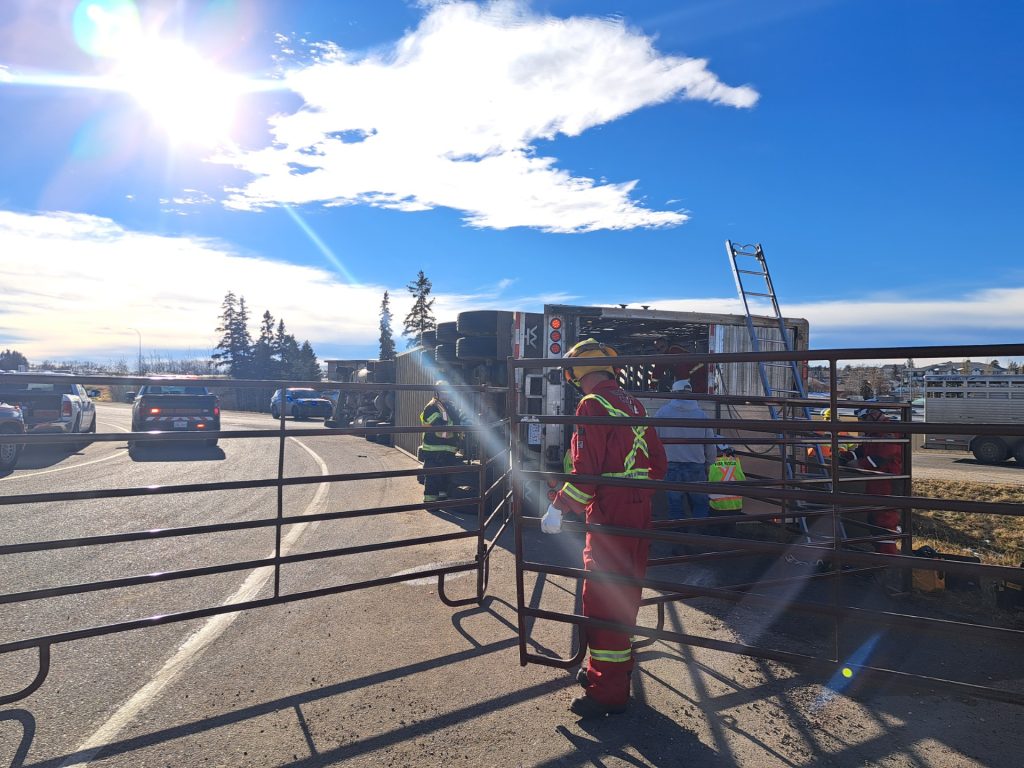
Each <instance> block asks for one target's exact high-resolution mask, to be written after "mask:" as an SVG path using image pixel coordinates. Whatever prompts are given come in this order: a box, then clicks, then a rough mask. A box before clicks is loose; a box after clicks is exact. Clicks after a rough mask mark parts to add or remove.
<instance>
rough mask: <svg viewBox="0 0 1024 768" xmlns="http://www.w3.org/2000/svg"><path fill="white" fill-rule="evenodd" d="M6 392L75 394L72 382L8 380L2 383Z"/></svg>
mask: <svg viewBox="0 0 1024 768" xmlns="http://www.w3.org/2000/svg"><path fill="white" fill-rule="evenodd" d="M0 389H2V390H3V391H4V392H39V393H43V394H51V395H70V394H74V393H73V392H72V390H71V385H70V384H50V383H43V382H33V381H8V382H5V383H3V384H0Z"/></svg>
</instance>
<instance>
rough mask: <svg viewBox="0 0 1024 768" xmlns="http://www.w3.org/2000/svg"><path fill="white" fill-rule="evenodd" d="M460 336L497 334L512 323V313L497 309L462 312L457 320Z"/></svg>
mask: <svg viewBox="0 0 1024 768" xmlns="http://www.w3.org/2000/svg"><path fill="white" fill-rule="evenodd" d="M455 322H456V324H457V326H458V330H459V335H460V336H497V335H498V333H499V332H500V331H502V330H505V329H506V328H508V327H509V326H511V325H512V313H511V312H503V311H500V310H496V309H478V310H474V311H472V312H460V313H459V316H458V319H457V320H456V321H455Z"/></svg>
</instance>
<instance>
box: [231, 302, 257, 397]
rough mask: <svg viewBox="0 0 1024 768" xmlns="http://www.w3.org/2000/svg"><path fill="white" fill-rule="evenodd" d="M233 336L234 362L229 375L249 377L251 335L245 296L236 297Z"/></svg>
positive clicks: (240, 377)
mask: <svg viewBox="0 0 1024 768" xmlns="http://www.w3.org/2000/svg"><path fill="white" fill-rule="evenodd" d="M234 336H235V340H236V344H237V347H236V349H235V352H234V361H235V364H234V365H233V366H232V367H231V375H232V376H234V377H235V378H239V379H251V378H252V354H253V349H252V336H250V335H249V308H248V307H246V306H245V296H239V297H238V311H237V312H236V313H235V333H234Z"/></svg>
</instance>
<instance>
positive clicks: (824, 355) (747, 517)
mask: <svg viewBox="0 0 1024 768" xmlns="http://www.w3.org/2000/svg"><path fill="white" fill-rule="evenodd" d="M1020 350H1021V347H1020V346H1017V345H994V346H958V347H913V348H882V349H828V350H808V351H795V352H761V353H750V352H747V353H729V354H717V355H715V354H696V355H661V356H654V355H651V356H620V357H614V358H611V357H609V358H588V360H587V364H588V365H593V364H600V363H601V362H602V361H603V362H607V363H614V364H615V365H617V366H631V365H633V366H638V367H646V368H649V367H650V366H651V365H652V364H659V365H665V364H672V363H679V362H683V361H689V362H693V363H696V362H701V361H704V362H707V363H708V365H709V367H712V366H714V367H721V366H729V365H750V364H755V363H772V362H774V363H778V362H789V361H793V360H795V361H799V362H808V361H811V362H824V363H827V366H828V375H829V380H830V393H831V394H830V397H829V399H827V400H821V399H813V400H812V399H806V400H803V399H796V398H791V397H774V398H768V397H759V396H754V395H743V396H726V395H703V394H701V395H698V394H669V393H657V394H656V393H649V392H642V393H641V392H633V393H632V394H634V395H636V396H638V397H641V398H659V399H665V398H688V399H698V400H702V401H705V402H709V403H712V404H713V406H714V411H715V414H716V415H715V418H713V419H711V420H710V421H697V420H692V419H689V420H687V419H660V420H655V419H653V418H651V417H650V415H649V416H648V418H645V419H627V418H616V419H610V418H606V417H601V418H596V417H588V418H583V417H576V416H570V415H541V416H538V415H529V414H524V413H521V412H519V410H520V409H519V408H518V407H517V404H516V402H515V398H514V394H510V396H509V413H510V414H512V417H511V421H512V428H511V435H512V456H513V457H516V461H517V471H516V472H515V473H514V475H513V512H514V520H515V551H516V580H517V600H518V604H517V608H518V612H519V653H520V662H521V664H523V665H526V664H531V663H532V664H541V665H546V666H553V667H561V668H569V667H573V666H576V665H578V664H580V663H581V662H582V661H583V659H584V656H585V653H586V649H587V646H586V629H587V627H605V628H614V629H620V630H622V631H624V632H627V633H631V634H632V635H633V636H634V637H636V638H640V639H638V640H637V641H635V643H634V648H643V647H645V646H648V645H650V644H651V643H653V642H655V641H657V640H667V641H671V642H673V643H680V644H686V645H692V646H699V647H703V648H710V649H714V650H718V651H724V652H728V653H735V654H743V655H746V656H752V657H756V658H762V659H770V660H774V661H777V662H781V663H784V664H786V665H790V666H792V667H794V668H797V669H801V670H804V671H806V672H809V673H811V674H813V675H815V676H817V677H819V678H820V679H822V680H825V681H829V683H830V685H831V686H832V687H833V688H835V689H839V690H846V689H848V688H849V687H850V686H851V685H854V684H863V683H864V682H867V681H879V680H884V681H887V682H888V683H890V684H891V683H898V684H912V685H915V686H922V687H926V688H937V689H944V690H950V691H953V692H956V693H959V694H966V695H971V696H979V697H983V698H989V699H995V700H1000V701H1006V702H1013V703H1018V704H1019V703H1024V688H1022V687H1021V679H1020V677H1019V676H1017V677H1012V673H1011V679H1010V680H1009V681H1008V684H1007V685H1006V686H994V685H979V684H976V683H972V682H966V681H963V680H958V679H956V678H955V675H950V674H948V673H947V672H946V671H945V670H935V669H920V668H919V667H920V665H919V664H914V663H911V662H910V661H908V662H907V663H906V664H905V666H906V668H905V669H904V668H900V667H899V666H898V665H889V666H883V665H879V664H875V663H873V655H874V653H873V652H874V649H875V646H876V645H877V642H878V638H879V637H880V633H884V632H896V633H900V632H902V633H911V634H910V637H914V636H917V637H921V635H919V634H917V633H928V634H932V633H935V634H936V635H937V636H939V637H943V638H948V639H949V640H950V641H953V640H961V641H962V640H966V639H971V640H976V642H977V643H978V646H979V647H980V646H981V645H982V644H984V646H983V647H985V648H986V654H991V655H993V658H997V659H1003V660H1005V661H1006V662H1007V665H1006V668H1007V670H1012V669H1019V668H1020V661H1019V659H1020V657H1021V653H1022V651H1024V632H1022V631H1020V630H1017V629H1012V628H1006V627H1001V626H996V625H994V624H986V623H979V622H976V621H961V620H951V619H948V618H937V617H934V616H929V615H920V614H914V613H911V612H909V611H901V610H899V607H900V606H899V604H894V605H888V606H886V605H883V606H882V607H879V606H878V605H872V604H871V601H870V600H868V601H865V600H864V595H865V594H867V593H871V592H874V593H876V594H877V593H878V592H879V590H880V589H881V587H880V585H879V584H878V583H877V582H870V581H865V576H868V575H873V574H874V575H881V574H884V575H885V576H884V577H883V579H884V580H885V581H887V582H888V584H889V586H890V591H891V592H893V593H895V594H904V595H905V594H909V592H910V588H911V573H912V572H913V571H918V572H937V571H942V572H944V573H945V574H947V575H957V576H960V577H962V578H967V579H974V580H977V581H979V582H980V583H984V582H986V581H989V580H992V581H1004V582H1006V581H1008V582H1011V583H1012V582H1013V581H1014V580H1017V581H1018V582H1019V581H1021V580H1022V574H1021V571H1020V569H1017V568H1012V567H1007V566H1001V565H986V564H976V563H970V562H956V561H950V560H941V561H940V560H934V559H928V558H924V557H918V556H915V555H914V552H913V544H912V523H913V515H914V511H915V510H946V511H957V512H963V513H969V514H985V515H1000V516H1007V517H1020V516H1022V515H1024V507H1022V505H1019V504H1009V503H986V502H978V501H962V500H953V499H942V498H930V497H915V496H913V495H911V492H910V490H909V489H910V481H911V474H910V467H911V462H910V460H909V459H910V441H911V440H912V439H913V436H914V435H916V434H924V433H936V432H938V433H944V434H949V433H954V434H966V433H970V434H992V435H994V434H1002V435H1024V425H1022V424H1002V425H983V426H980V425H971V426H965V425H962V424H960V425H956V424H924V423H915V422H912V420H911V419H910V418H909V417H908V415H907V414H908V412H909V405H908V404H892V405H886V406H885V407H887V408H890V409H892V410H900V411H901V412H902V415H901V417H900V421H899V422H898V423H884V424H870V423H858V424H857V425H856V430H857V432H858V433H861V435H862V437H861V438H859V439H858V442H870V441H871V440H875V441H878V442H881V441H887V442H896V443H900V444H902V445H903V448H904V456H905V461H904V467H906V471H905V472H904V473H902V474H898V475H894V474H884V473H879V472H850V471H846V470H844V469H842V468H841V467H840V464H839V462H831V463H830V464H829V465H827V466H820V465H819V466H818V467H817V468H816V469H817V470H818V473H817V474H813V475H811V474H804V475H803V476H801V473H800V472H799V471H798V472H796V473H793V472H792V471H790V472H789V473H787V472H784V471H782V468H784V467H785V466H787V464H788V465H789V467H790V468H791V470H792V468H793V467H796V468H798V469H806V468H807V465H808V464H809V463H811V462H812V460H811V459H810V458H809V454H808V453H807V451H806V449H807V447H808V446H814V445H827V446H829V447H830V448H831V455H833V456H839V447H840V442H841V441H842V440H843V438H842V437H841V435H842V433H843V432H844V430H847V429H849V428H850V425H849V424H847V423H845V422H842V421H839V420H837V417H836V416H835V414H837V413H838V412H839V409H842V408H852V407H862V406H864V402H863V401H853V400H842V399H839V398H838V397H837V394H836V393H837V378H838V375H837V368H838V365H839V364H840V361H858V360H877V359H890V360H892V359H907V358H911V357H912V358H918V359H922V358H936V359H968V358H970V357H972V356H973V357H975V359H978V358H979V357H980V358H981V359H985V360H988V359H990V358H991V357H998V356H1012V355H1015V354H1019V353H1020ZM559 362H560V361H559V360H557V359H556V360H551V359H529V360H525V359H523V360H510V361H509V381H518V380H519V379H520V372H522V371H537V370H538V369H551V368H553V367H556V366H557V365H558V363H559ZM768 405H772V406H773V407H775V408H776V409H782V410H783V411H785V409H797V408H799V409H803V408H804V407H808V406H825V405H827V406H829V407H830V408H831V413H832V414H833V417H832V420H830V421H821V422H818V421H815V422H813V427H812V426H811V423H809V422H808V421H806V420H801V419H796V418H791V417H787V418H784V419H782V420H768V419H765V418H764V416H763V415H762V416H760V417H757V415H756V411H758V410H760V411H762V412H766V411H767V407H768ZM881 405H884V404H880V407H881ZM737 409H739V410H737ZM743 409H746V410H745V411H744V410H743ZM730 412H731V413H732V414H733V417H726V416H723V413H725V414H728V413H730ZM527 424H532V425H545V426H543V427H541V428H545V429H550V428H553V427H552V425H573V424H616V425H621V426H637V425H652V424H660V425H663V426H684V427H685V426H690V427H700V426H711V427H713V428H715V429H716V431H717V432H718V433H719V434H720V435H725V436H726V437H725V440H724V441H725V442H730V443H735V444H740V445H742V446H744V447H745V450H742V451H740V452H739V453H740V454H741V455H743V456H744V457H749V458H750V459H751V460H752V461H757V462H759V463H760V464H761V465H768V466H771V465H774V466H775V467H776V471H775V473H774V474H773V473H772V472H771V471H762V472H760V473H748V478H749V479H748V480H746V481H745V482H738V483H732V484H731V485H730V488H731V489H732V490H733V491H734V492H735V493H737V494H738V495H741V496H743V497H745V499H746V500H747V501H748V502H751V501H753V502H756V503H757V504H759V508H757V509H756V511H754V512H753V513H749V514H739V515H732V516H727V517H715V518H704V519H688V520H684V521H678V522H677V521H657V522H654V523H653V524H652V527H650V528H648V529H643V530H639V529H631V528H615V527H610V526H605V525H596V524H587V523H584V522H576V523H574V522H568V523H564V524H563V533H562V534H560V535H561V536H565V535H566V533H568V534H570V535H571V534H579V533H582V532H585V531H587V532H594V533H600V534H602V535H608V536H626V537H634V538H645V539H648V540H651V541H652V542H658V541H660V542H670V543H672V544H676V545H684V546H688V547H697V548H699V549H701V550H703V551H702V552H699V553H695V554H686V555H680V556H669V557H652V558H651V559H650V560H649V562H648V570H647V577H646V578H644V579H642V580H636V579H631V578H627V577H625V576H620V575H614V574H608V573H601V572H591V571H584V570H583V569H582V568H581V567H579V566H578V565H574V564H570V565H567V564H566V563H565V562H564V560H565V559H564V558H561V560H559V559H558V558H554V561H553V559H552V558H551V557H547V558H545V556H544V555H543V554H542V552H541V551H542V550H543V549H544V544H543V542H544V539H543V537H542V538H541V539H538V538H537V537H536V536H534V535H533V531H535V530H536V529H537V528H538V527H539V518H538V517H537V515H538V514H539V513H540V511H541V510H540V509H537V508H527V506H526V504H525V502H524V487H525V485H526V484H527V483H529V482H530V481H535V480H557V481H558V483H559V484H560V483H561V482H563V481H565V480H568V479H569V478H570V477H571V476H570V475H567V474H563V473H561V472H544V471H540V470H537V469H529V468H527V467H526V466H525V464H523V463H522V462H521V461H520V459H521V457H522V456H523V455H524V454H523V453H522V445H521V443H522V439H521V431H522V429H521V427H522V426H523V425H527ZM555 428H557V426H556V427H555ZM871 433H888V434H897V435H899V437H898V438H883V437H871V436H870V435H871ZM863 435H867V436H863ZM721 440H722V439H721V438H716V439H715V442H719V441H721ZM674 442H680V443H701V444H703V443H708V442H711V441H710V440H708V439H679V440H676V441H674ZM1022 471H1024V469H1022ZM752 475H753V476H752ZM865 477H867V479H887V480H890V481H892V482H895V483H902V484H905V486H904V489H903V493H901V494H896V495H877V494H869V493H866V492H864V491H863V490H848V489H850V488H854V487H855V486H857V485H858V484H862V483H863V482H864V481H865ZM578 479H580V480H583V481H584V482H586V483H588V484H590V483H594V484H598V485H619V486H635V487H641V488H651V489H654V490H668V489H671V490H679V491H694V492H704V493H707V492H709V491H712V492H713V491H714V490H715V488H714V486H712V485H711V484H709V483H666V482H656V481H644V480H625V479H614V478H604V477H594V476H584V477H578ZM880 507H885V508H896V509H899V510H900V511H901V515H902V533H900V534H899V535H898V536H897V538H898V539H899V541H900V554H898V555H887V554H879V553H877V552H874V551H871V548H872V547H871V545H872V544H873V543H874V542H878V541H881V540H884V539H888V538H892V536H893V534H892V533H891V532H889V531H887V530H886V531H883V530H881V529H878V528H873V526H871V525H870V524H867V523H865V522H863V521H862V520H859V519H858V518H862V517H863V515H864V514H865V513H868V512H870V511H871V510H873V509H878V508H880ZM798 518H803V519H804V520H806V521H808V526H809V529H808V530H809V532H808V533H806V534H801V533H800V532H799V531H797V532H795V533H793V535H792V536H790V537H789V540H785V541H779V540H771V539H766V538H765V537H759V536H746V537H740V536H709V535H701V530H700V528H701V527H702V526H707V525H736V524H741V525H744V526H746V525H747V524H749V523H751V522H752V521H758V522H759V523H762V524H767V525H768V526H774V527H775V528H776V529H778V528H780V527H782V529H783V530H784V527H785V524H786V523H787V521H793V520H795V519H798ZM844 523H845V524H848V525H850V527H851V528H856V529H857V533H856V534H855V535H850V534H848V533H845V532H844V530H845V527H846V525H845V524H844ZM762 527H763V526H760V525H759V526H755V528H757V529H759V528H762ZM580 544H581V542H580V541H578V540H576V545H577V547H578V545H580ZM565 546H568V545H565ZM549 549H550V548H549ZM576 551H577V552H578V548H577V550H576ZM752 559H760V560H761V561H762V563H764V562H767V563H774V564H776V565H778V564H783V563H785V564H788V565H790V566H791V568H790V569H789V570H788V571H785V570H783V571H782V573H781V575H777V574H772V573H771V572H770V571H769V572H768V576H765V574H764V573H763V572H762V573H761V574H760V575H759V576H758V577H757V578H756V579H753V580H749V579H738V580H735V581H733V582H732V583H730V582H729V581H728V580H726V581H725V583H722V584H720V585H714V586H708V585H707V584H702V583H697V582H696V581H694V580H692V579H688V578H687V576H688V575H689V574H688V571H687V568H686V567H683V568H681V569H677V570H674V571H671V572H670V573H668V574H666V575H665V576H655V575H654V574H653V573H652V572H654V571H655V569H658V568H660V567H661V566H693V565H695V564H700V563H704V564H721V565H724V564H726V563H729V564H742V563H744V562H748V561H750V560H752ZM577 560H578V556H577ZM762 570H763V569H762ZM775 570H776V571H778V569H775ZM549 577H563V578H565V579H569V580H575V582H576V584H577V585H579V584H582V581H583V580H586V579H594V580H600V581H607V582H618V583H625V584H632V585H640V586H642V587H643V588H644V590H645V593H644V595H645V596H644V599H643V601H642V606H654V607H655V609H656V616H657V620H656V623H655V624H654V626H642V625H636V626H624V625H618V624H614V623H611V622H607V621H601V620H597V619H593V618H588V617H587V616H584V615H582V613H581V612H580V610H579V609H578V607H577V608H575V609H574V610H573V611H564V610H563V611H559V610H549V609H545V608H542V607H538V600H537V596H538V594H539V592H540V591H541V589H542V586H543V583H544V581H545V580H547V579H548V578H549ZM816 584H821V585H822V586H821V587H815V585H816ZM528 591H530V593H531V594H532V596H533V599H532V600H527V592H528ZM807 593H811V595H810V596H808V595H807ZM577 594H578V593H577ZM695 600H705V601H707V600H711V601H721V602H723V603H725V604H728V605H733V606H735V605H737V604H741V603H742V605H743V607H744V609H747V610H753V611H759V612H761V613H762V614H763V615H764V616H769V617H772V616H785V617H789V619H788V620H789V621H791V622H793V623H794V625H797V624H806V625H808V626H810V625H813V626H814V628H815V630H816V635H817V642H816V645H817V648H816V652H808V651H807V650H803V649H801V650H793V649H789V648H785V647H783V648H779V647H768V646H767V645H759V644H757V643H746V642H735V641H731V640H728V639H722V638H721V637H715V636H712V635H710V634H698V633H694V632H690V631H679V630H675V631H674V630H671V629H667V628H666V609H667V608H669V607H672V606H678V605H679V604H680V603H682V602H683V601H695ZM857 601H861V602H864V603H866V604H864V605H857V604H855V603H856V602H857ZM577 605H578V603H577ZM539 620H543V621H549V622H559V623H562V624H566V625H570V626H571V627H573V628H574V633H573V634H574V639H573V640H572V641H571V645H572V647H571V648H570V649H569V651H568V652H567V653H565V654H564V655H563V656H555V655H552V654H551V653H550V652H540V650H539V648H540V645H539V644H538V643H537V642H536V641H535V640H534V638H533V628H534V625H535V623H536V622H537V621H539ZM812 645H814V644H813V643H812Z"/></svg>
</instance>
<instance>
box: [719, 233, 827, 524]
mask: <svg viewBox="0 0 1024 768" xmlns="http://www.w3.org/2000/svg"><path fill="white" fill-rule="evenodd" d="M725 250H726V253H727V254H728V255H729V265H730V266H731V267H732V276H733V279H735V281H736V292H737V294H738V295H739V298H740V301H741V302H743V313H744V316H745V318H746V321H747V333H749V334H750V348H751V349H752V350H753V351H754V352H762V351H764V352H772V351H786V352H792V351H793V345H792V343H791V342H790V339H789V334H788V332H787V330H786V323H785V320H783V317H782V310H780V309H779V302H778V299H777V298H776V295H775V286H774V285H773V283H772V276H771V273H770V272H769V271H768V262H767V261H766V260H765V256H764V250H762V248H761V244H760V243H757V244H755V245H738V244H736V243H734V242H732V240H726V241H725ZM744 276H746V281H747V282H745V281H744ZM751 281H757V284H756V285H755V286H754V288H750V287H748V282H751ZM751 297H755V298H763V299H768V301H769V302H770V303H771V309H772V316H773V317H774V319H775V323H776V325H777V326H778V329H779V338H778V339H763V338H760V337H759V336H758V335H757V329H756V328H755V327H754V318H753V315H752V313H751V311H750V298H751ZM764 346H770V347H771V349H764V348H763V347H764ZM757 370H758V374H759V376H760V378H761V387H762V388H763V389H764V394H765V396H766V397H777V396H779V395H782V396H784V397H792V398H800V399H802V400H806V399H807V388H806V387H805V386H804V380H803V377H802V376H801V375H800V368H799V365H798V364H797V361H796V360H789V361H787V362H764V361H761V362H758V364H757ZM770 371H785V372H787V373H788V382H791V383H790V384H789V386H788V388H784V387H773V386H772V376H771V374H770ZM776 380H778V377H776ZM786 408H787V406H783V407H782V409H780V408H779V407H778V406H776V405H775V404H772V403H769V404H768V412H769V414H771V418H772V420H779V419H784V418H785V416H786ZM788 408H789V410H790V414H791V415H792V416H795V417H796V418H797V419H802V420H806V421H808V422H810V421H811V420H812V419H811V409H810V408H809V407H807V406H806V405H802V406H796V407H794V406H788ZM813 447H814V460H815V462H814V463H815V466H814V467H812V468H811V471H812V472H814V473H815V474H819V475H821V476H822V477H829V478H830V477H831V474H830V473H829V470H828V468H827V467H826V466H825V457H824V455H823V453H822V451H821V445H820V444H819V443H815V444H814V446H813ZM783 451H784V453H783V460H782V463H783V466H784V467H785V472H786V479H787V480H792V479H793V474H794V473H793V461H792V459H791V458H790V457H789V456H788V455H787V453H786V452H785V448H783ZM826 487H827V488H829V489H830V490H831V485H828V486H826ZM798 520H799V522H800V530H801V531H803V533H804V535H805V536H806V537H807V540H808V542H810V541H812V540H817V541H819V542H820V541H831V540H832V537H831V536H828V537H822V536H821V535H820V534H814V533H812V532H811V531H810V528H809V526H808V525H807V518H804V517H800V518H798ZM837 533H838V534H839V535H840V537H842V538H846V531H845V530H843V524H842V521H841V520H840V521H838V531H837Z"/></svg>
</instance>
